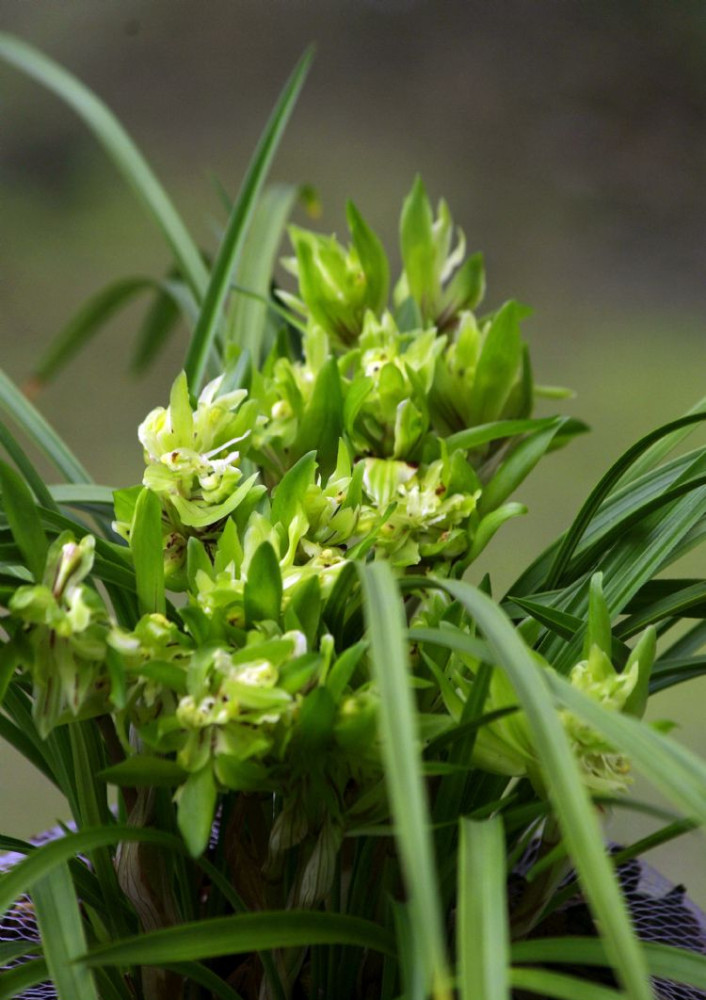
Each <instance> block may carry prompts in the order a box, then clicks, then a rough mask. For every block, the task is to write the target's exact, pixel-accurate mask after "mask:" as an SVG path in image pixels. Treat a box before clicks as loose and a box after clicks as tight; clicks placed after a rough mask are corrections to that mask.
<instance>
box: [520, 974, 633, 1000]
mask: <svg viewBox="0 0 706 1000" xmlns="http://www.w3.org/2000/svg"><path fill="white" fill-rule="evenodd" d="M510 982H511V983H512V985H513V987H514V988H515V989H518V990H523V991H526V992H528V993H535V994H536V995H537V996H539V997H540V998H541V1000H550V998H554V997H556V998H557V1000H624V997H625V994H624V993H621V992H620V991H619V990H614V989H611V987H610V986H601V985H600V984H599V983H592V982H586V980H585V979H577V978H576V976H566V975H563V974H562V973H560V972H549V971H548V970H547V969H521V968H520V969H518V968H512V969H510Z"/></svg>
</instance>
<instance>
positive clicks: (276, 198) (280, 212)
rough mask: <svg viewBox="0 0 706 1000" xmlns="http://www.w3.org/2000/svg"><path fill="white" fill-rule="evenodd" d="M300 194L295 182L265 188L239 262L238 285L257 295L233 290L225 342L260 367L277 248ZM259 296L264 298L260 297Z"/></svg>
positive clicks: (236, 276) (236, 278) (236, 277)
mask: <svg viewBox="0 0 706 1000" xmlns="http://www.w3.org/2000/svg"><path fill="white" fill-rule="evenodd" d="M298 193H299V190H298V188H297V187H296V186H295V185H293V184H273V185H272V186H271V187H269V188H267V189H266V190H265V191H263V193H262V195H261V197H260V199H259V201H258V203H257V207H256V209H255V212H254V214H253V218H252V222H251V224H250V228H249V230H248V234H247V237H246V239H245V244H244V246H243V252H242V254H241V256H240V260H239V262H238V269H237V272H236V275H235V280H236V285H238V286H240V287H242V288H247V289H248V290H249V291H250V292H251V293H255V294H254V295H253V294H250V295H244V294H242V293H241V292H237V291H236V292H235V293H234V295H233V301H232V305H231V308H230V314H229V317H228V328H227V333H226V342H227V343H230V342H232V343H235V344H237V345H238V346H239V347H240V348H241V349H242V350H247V351H249V352H250V357H251V358H252V361H253V364H254V365H255V366H257V367H259V365H260V362H261V361H262V356H263V348H264V343H265V333H266V329H267V321H268V319H269V315H268V313H269V309H268V305H267V297H268V295H269V291H270V282H271V280H272V273H273V271H274V268H275V264H276V261H277V251H278V249H279V245H280V243H281V241H282V235H283V233H284V228H285V226H286V224H287V220H288V219H289V216H290V215H291V212H292V209H293V207H294V204H295V202H296V200H297V195H298ZM259 296H261V297H262V298H258V297H259ZM263 299H264V301H263Z"/></svg>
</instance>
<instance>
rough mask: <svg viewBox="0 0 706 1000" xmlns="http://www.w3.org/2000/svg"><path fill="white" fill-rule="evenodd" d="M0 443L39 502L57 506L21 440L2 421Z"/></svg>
mask: <svg viewBox="0 0 706 1000" xmlns="http://www.w3.org/2000/svg"><path fill="white" fill-rule="evenodd" d="M0 444H1V445H2V446H3V448H4V449H5V451H6V452H7V453H8V455H9V456H10V458H11V459H12V461H13V462H14V463H15V465H16V466H17V468H18V469H19V470H20V472H21V473H22V475H23V476H24V478H25V479H26V481H27V485H28V486H29V487H30V489H31V490H32V492H33V493H34V495H35V497H36V498H37V502H38V503H40V504H41V505H42V506H43V507H55V506H56V504H55V502H54V500H53V499H52V495H51V493H50V492H49V490H48V489H47V486H46V484H45V482H44V480H43V479H42V477H41V476H40V475H39V473H38V472H37V470H36V469H35V468H34V466H33V465H32V463H31V462H30V460H29V459H28V458H27V455H26V454H25V451H24V448H22V447H21V445H20V443H19V441H17V439H16V438H15V436H14V435H13V434H11V433H10V431H9V429H8V428H7V427H6V426H5V424H3V423H0Z"/></svg>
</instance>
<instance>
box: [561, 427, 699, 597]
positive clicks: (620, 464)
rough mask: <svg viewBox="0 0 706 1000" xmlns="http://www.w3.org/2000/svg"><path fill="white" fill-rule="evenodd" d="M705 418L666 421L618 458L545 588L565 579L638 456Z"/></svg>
mask: <svg viewBox="0 0 706 1000" xmlns="http://www.w3.org/2000/svg"><path fill="white" fill-rule="evenodd" d="M703 420H706V414H704V413H694V414H690V415H689V416H686V417H682V418H681V419H680V420H675V421H673V422H672V423H670V424H665V425H664V426H663V427H659V428H658V429H657V430H655V431H652V432H651V433H650V434H647V435H645V437H643V438H641V439H640V440H639V441H638V442H637V443H636V444H634V445H633V446H632V447H631V448H628V450H627V451H626V452H625V453H624V454H623V455H621V457H620V458H619V459H618V461H617V462H615V463H614V464H613V465H612V466H611V467H610V469H609V470H608V472H606V474H605V475H604V476H603V478H602V479H601V480H600V482H599V483H598V485H597V486H596V487H595V488H594V489H593V490H592V491H591V493H590V495H589V497H588V499H587V500H586V502H585V503H584V505H583V507H582V508H581V510H580V511H579V513H578V515H577V517H576V519H575V520H574V523H573V524H572V525H571V527H570V528H569V530H568V532H567V533H566V535H565V536H564V539H563V541H562V543H561V545H560V547H559V550H558V551H557V553H556V556H555V558H554V562H553V563H552V566H551V569H550V570H549V574H548V576H547V580H546V581H545V585H544V589H547V590H551V589H552V588H553V587H555V586H556V584H557V583H558V581H559V580H560V579H561V575H562V573H563V572H564V569H565V568H566V566H567V564H568V562H569V559H570V558H571V556H572V554H573V552H574V550H575V549H576V546H577V545H578V543H579V541H580V540H581V537H582V536H583V534H584V532H585V530H586V528H587V526H588V524H589V522H590V521H591V519H592V518H593V516H594V514H595V513H596V511H597V510H598V508H599V507H600V505H601V503H602V501H603V500H604V499H605V498H606V497H607V496H608V494H609V493H610V492H611V490H612V489H613V488H614V487H615V486H616V485H617V483H618V482H619V481H620V480H621V479H622V477H623V476H624V475H625V473H626V472H627V471H628V469H629V468H630V467H631V465H633V463H634V462H636V461H637V459H638V458H639V457H640V456H641V455H643V454H644V453H645V452H646V451H647V450H648V449H649V448H650V447H651V446H652V445H653V444H655V443H656V442H658V441H660V440H661V439H662V438H666V437H668V436H669V435H670V434H672V433H674V432H675V431H680V430H681V429H682V428H685V427H689V426H690V425H691V424H696V423H698V422H699V421H703Z"/></svg>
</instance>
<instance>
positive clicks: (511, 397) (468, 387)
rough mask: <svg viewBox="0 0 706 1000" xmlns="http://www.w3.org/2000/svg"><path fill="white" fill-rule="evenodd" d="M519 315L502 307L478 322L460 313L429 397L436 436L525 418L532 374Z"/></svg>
mask: <svg viewBox="0 0 706 1000" xmlns="http://www.w3.org/2000/svg"><path fill="white" fill-rule="evenodd" d="M523 315H525V311H524V310H523V309H522V307H521V306H518V305H517V303H514V302H508V303H506V304H505V305H504V306H503V307H502V308H501V309H499V310H498V312H497V313H495V314H494V315H493V316H491V317H490V318H489V319H486V320H484V321H483V322H482V323H479V322H478V321H477V320H476V318H475V316H474V315H473V313H470V312H463V313H462V314H461V315H460V317H459V322H458V326H457V329H456V330H455V332H454V334H453V335H452V336H451V337H450V338H449V342H448V345H447V346H446V347H445V349H444V351H443V352H442V354H441V355H440V357H439V360H438V363H437V365H436V370H435V373H434V385H433V389H432V392H431V396H430V401H429V405H430V409H431V412H432V419H433V422H434V426H435V429H436V430H437V433H440V434H443V435H446V434H450V433H454V432H456V431H461V430H465V429H466V428H468V427H475V426H477V425H479V424H486V423H491V422H492V421H495V420H512V419H516V418H522V417H527V416H529V415H530V413H531V411H532V406H533V386H532V375H531V371H530V369H529V361H528V358H527V354H526V351H525V348H524V345H523V342H522V338H521V335H520V320H521V318H522V317H523Z"/></svg>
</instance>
